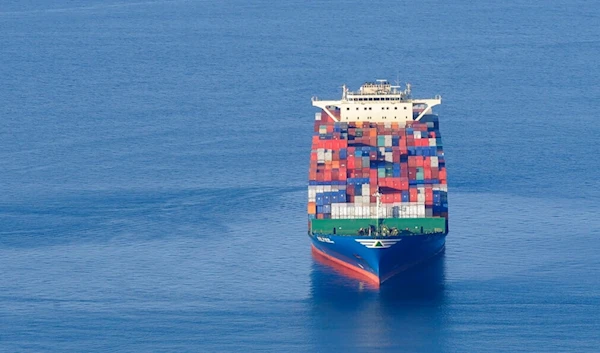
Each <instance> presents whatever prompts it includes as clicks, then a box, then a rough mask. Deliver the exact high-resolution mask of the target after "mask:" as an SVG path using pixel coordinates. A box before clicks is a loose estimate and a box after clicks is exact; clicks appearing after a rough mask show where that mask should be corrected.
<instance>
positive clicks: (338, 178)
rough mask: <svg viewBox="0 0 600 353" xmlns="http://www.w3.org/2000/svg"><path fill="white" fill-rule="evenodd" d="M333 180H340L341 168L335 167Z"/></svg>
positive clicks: (332, 174) (332, 175) (332, 173)
mask: <svg viewBox="0 0 600 353" xmlns="http://www.w3.org/2000/svg"><path fill="white" fill-rule="evenodd" d="M331 180H336V181H337V180H340V170H339V169H333V170H332V171H331Z"/></svg>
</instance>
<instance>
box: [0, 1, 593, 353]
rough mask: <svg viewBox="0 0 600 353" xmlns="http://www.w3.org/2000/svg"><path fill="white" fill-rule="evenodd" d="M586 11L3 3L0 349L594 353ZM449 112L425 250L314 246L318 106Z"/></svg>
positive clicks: (508, 5) (547, 6) (584, 4)
mask: <svg viewBox="0 0 600 353" xmlns="http://www.w3.org/2000/svg"><path fill="white" fill-rule="evenodd" d="M598 23H600V4H599V3H598V2H589V1H583V0H552V1H544V2H532V1H526V0H505V1H488V0H482V1H476V2H474V1H467V0H458V1H452V2H448V1H435V0H425V1H408V2H406V1H402V2H401V1H397V2H393V1H381V0H374V1H368V2H365V1H346V2H341V1H328V2H308V1H297V0H296V1H287V0H283V1H277V2H274V1H266V0H265V1H240V0H220V1H202V0H174V1H166V0H155V1H143V0H69V1H63V0H60V1H59V0H28V1H21V0H3V1H2V2H0V351H2V352H107V351H111V352H112V351H122V352H153V351H156V352H248V351H265V352H400V351H405V352H517V351H522V352H598V350H599V349H600V348H599V347H600V257H599V255H598V254H599V251H600V214H599V210H600V158H599V156H600V153H599V145H600V144H599V142H598V136H600V121H599V120H598V118H597V117H598V112H599V111H600V100H599V97H600V85H599V81H598V77H600V64H599V63H600V60H599V59H598V57H599V55H600V39H599V38H600V27H598ZM379 78H388V79H390V80H392V81H395V80H396V79H399V80H400V81H401V82H411V83H412V84H413V93H414V95H415V96H417V97H423V98H427V97H430V96H433V95H435V94H441V95H442V97H443V105H442V106H440V107H438V109H437V112H438V113H439V115H440V121H441V131H442V136H443V139H444V144H445V151H446V155H447V166H448V171H449V185H450V196H449V199H450V229H451V231H450V234H449V236H448V238H447V248H446V252H445V254H444V255H443V256H441V257H440V258H438V259H436V260H434V261H431V262H429V263H427V264H424V265H422V266H420V267H418V268H415V269H413V270H411V271H408V272H406V273H404V274H402V275H401V276H399V277H398V278H396V279H394V280H393V281H391V282H389V283H387V285H384V286H383V287H382V288H381V289H380V290H373V289H372V288H370V287H369V286H368V285H366V284H365V283H362V282H360V281H359V280H355V279H351V278H348V277H345V276H343V275H340V274H339V273H338V272H336V270H335V269H332V268H330V267H328V266H327V265H323V264H321V263H319V262H317V261H316V260H315V259H313V257H312V256H311V253H310V243H309V239H308V237H307V236H306V210H305V204H306V184H307V177H308V175H307V174H308V173H307V172H308V158H309V150H310V140H311V134H312V121H313V117H314V113H315V112H316V110H315V108H313V107H312V106H311V104H310V98H311V96H313V95H318V96H319V97H321V98H331V99H337V98H338V97H339V96H340V94H341V85H342V84H344V83H346V84H348V85H349V86H350V87H351V88H353V89H356V88H358V86H359V85H360V84H362V83H363V82H364V81H370V80H374V79H379Z"/></svg>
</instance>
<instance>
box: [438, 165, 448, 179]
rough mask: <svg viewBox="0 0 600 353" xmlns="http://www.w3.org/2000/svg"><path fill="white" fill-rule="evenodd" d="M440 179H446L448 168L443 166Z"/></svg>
mask: <svg viewBox="0 0 600 353" xmlns="http://www.w3.org/2000/svg"><path fill="white" fill-rule="evenodd" d="M439 176H440V179H446V168H441V169H440V173H439Z"/></svg>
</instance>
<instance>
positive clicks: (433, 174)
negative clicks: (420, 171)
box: [431, 168, 440, 179]
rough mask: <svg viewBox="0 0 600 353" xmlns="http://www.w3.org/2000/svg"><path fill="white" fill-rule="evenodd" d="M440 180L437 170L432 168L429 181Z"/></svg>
mask: <svg viewBox="0 0 600 353" xmlns="http://www.w3.org/2000/svg"><path fill="white" fill-rule="evenodd" d="M439 178H440V172H439V171H438V169H437V168H432V169H431V179H439Z"/></svg>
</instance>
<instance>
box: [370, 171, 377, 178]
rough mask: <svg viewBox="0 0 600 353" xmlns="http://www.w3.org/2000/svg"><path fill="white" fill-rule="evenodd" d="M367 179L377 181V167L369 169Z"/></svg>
mask: <svg viewBox="0 0 600 353" xmlns="http://www.w3.org/2000/svg"><path fill="white" fill-rule="evenodd" d="M369 179H370V180H371V181H373V180H375V181H377V169H369Z"/></svg>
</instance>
